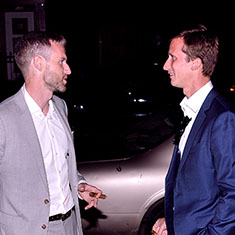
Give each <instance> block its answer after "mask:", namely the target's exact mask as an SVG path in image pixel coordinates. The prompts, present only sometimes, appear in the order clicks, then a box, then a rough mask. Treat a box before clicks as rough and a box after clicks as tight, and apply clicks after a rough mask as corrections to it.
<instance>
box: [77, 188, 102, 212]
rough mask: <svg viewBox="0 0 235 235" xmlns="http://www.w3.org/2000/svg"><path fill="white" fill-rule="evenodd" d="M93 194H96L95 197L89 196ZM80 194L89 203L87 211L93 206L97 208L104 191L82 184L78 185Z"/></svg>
mask: <svg viewBox="0 0 235 235" xmlns="http://www.w3.org/2000/svg"><path fill="white" fill-rule="evenodd" d="M91 192H92V193H95V197H92V196H90V195H89V194H90V193H91ZM78 193H79V195H80V196H81V197H82V198H83V199H84V200H85V201H86V202H87V203H88V205H87V206H86V207H85V210H87V209H89V208H91V207H93V206H94V207H97V204H98V198H99V197H100V195H101V194H102V191H101V190H99V189H97V188H96V187H94V186H92V185H89V184H86V183H81V184H79V185H78Z"/></svg>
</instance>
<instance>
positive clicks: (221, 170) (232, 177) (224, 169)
mask: <svg viewBox="0 0 235 235" xmlns="http://www.w3.org/2000/svg"><path fill="white" fill-rule="evenodd" d="M211 152H212V155H213V156H214V167H215V170H216V176H217V179H216V180H217V187H218V188H219V192H220V195H219V198H218V199H217V204H216V208H215V214H214V218H213V220H212V221H211V223H210V224H209V225H208V226H207V228H205V229H204V230H202V231H201V232H200V233H198V234H200V235H201V234H205V235H207V234H208V235H209V234H224V235H232V234H235V217H234V216H235V113H233V112H230V111H227V112H224V113H222V114H221V115H220V116H219V117H218V118H217V120H216V121H215V123H214V126H213V128H212V133H211Z"/></svg>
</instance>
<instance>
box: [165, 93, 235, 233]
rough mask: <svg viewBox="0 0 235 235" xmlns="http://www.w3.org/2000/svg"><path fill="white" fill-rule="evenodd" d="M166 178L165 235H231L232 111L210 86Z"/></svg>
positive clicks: (234, 225)
mask: <svg viewBox="0 0 235 235" xmlns="http://www.w3.org/2000/svg"><path fill="white" fill-rule="evenodd" d="M175 157H176V154H175V152H174V154H173V157H172V162H171V165H170V167H169V171H168V174H167V177H166V194H165V218H166V223H167V229H168V235H173V234H175V235H195V234H200V235H209V234H210V235H217V234H218V235H234V234H235V109H234V107H233V106H232V105H230V104H229V102H228V101H227V100H225V99H224V98H223V97H222V96H221V95H219V93H218V92H217V91H216V90H215V89H212V90H211V92H210V93H209V94H208V96H207V98H206V100H205V101H204V103H203V105H202V107H201V109H200V111H199V113H198V116H197V117H196V120H195V122H194V124H193V127H192V129H191V132H190V134H189V137H188V140H187V143H186V145H185V149H184V152H183V156H182V159H181V161H180V165H179V169H178V174H177V177H176V178H175V176H174V173H173V171H174V158H175Z"/></svg>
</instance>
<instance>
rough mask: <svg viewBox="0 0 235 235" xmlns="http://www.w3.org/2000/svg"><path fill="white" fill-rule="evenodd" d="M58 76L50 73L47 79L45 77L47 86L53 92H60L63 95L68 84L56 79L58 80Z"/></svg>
mask: <svg viewBox="0 0 235 235" xmlns="http://www.w3.org/2000/svg"><path fill="white" fill-rule="evenodd" d="M57 77H58V75H57V74H56V73H53V72H50V73H49V74H48V76H47V77H44V78H43V80H44V83H45V86H46V87H47V88H48V89H49V90H50V91H51V92H60V93H63V92H65V91H66V89H67V88H66V84H64V83H63V79H61V78H60V79H54V78H57Z"/></svg>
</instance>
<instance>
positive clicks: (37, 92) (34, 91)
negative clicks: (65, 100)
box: [25, 83, 53, 115]
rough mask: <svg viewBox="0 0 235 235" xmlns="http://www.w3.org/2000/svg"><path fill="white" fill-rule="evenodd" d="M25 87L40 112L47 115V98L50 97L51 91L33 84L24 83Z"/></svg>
mask: <svg viewBox="0 0 235 235" xmlns="http://www.w3.org/2000/svg"><path fill="white" fill-rule="evenodd" d="M25 89H26V90H27V92H28V93H29V95H30V96H31V97H32V98H33V99H34V101H35V102H36V103H37V104H38V106H39V107H40V108H41V110H42V112H43V113H44V114H45V115H47V113H48V111H49V100H50V99H51V98H52V95H53V94H52V92H50V91H48V90H46V89H45V87H42V86H34V85H33V84H30V83H29V84H28V83H25Z"/></svg>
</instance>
